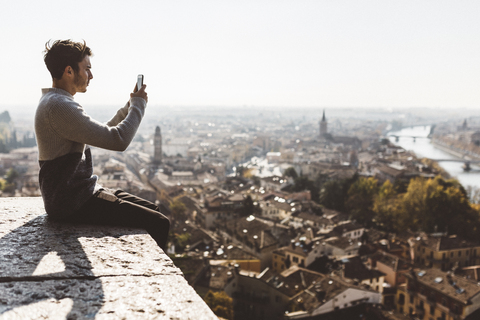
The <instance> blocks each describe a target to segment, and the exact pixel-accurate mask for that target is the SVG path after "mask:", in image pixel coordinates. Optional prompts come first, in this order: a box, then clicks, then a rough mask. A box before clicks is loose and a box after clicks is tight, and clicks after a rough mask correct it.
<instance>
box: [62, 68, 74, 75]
mask: <svg viewBox="0 0 480 320" xmlns="http://www.w3.org/2000/svg"><path fill="white" fill-rule="evenodd" d="M63 74H66V75H67V76H73V74H74V71H73V68H72V67H71V66H66V67H65V70H64V71H63Z"/></svg>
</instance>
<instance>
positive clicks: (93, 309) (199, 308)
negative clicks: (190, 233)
mask: <svg viewBox="0 0 480 320" xmlns="http://www.w3.org/2000/svg"><path fill="white" fill-rule="evenodd" d="M44 213H45V211H44V209H43V202H42V199H41V198H0V319H217V317H216V316H215V315H214V314H213V312H212V311H211V310H210V309H209V308H208V306H207V305H206V304H205V303H204V302H203V300H202V299H201V298H200V297H199V296H198V295H197V294H196V293H195V291H194V290H193V288H192V287H190V286H189V285H188V284H187V282H186V281H185V279H184V278H183V275H182V272H181V271H180V269H178V268H177V267H175V266H174V264H173V263H172V261H171V260H170V258H169V257H168V256H167V255H165V254H164V253H163V251H162V250H161V249H160V248H159V247H158V246H157V244H156V243H155V241H154V240H153V239H152V238H151V237H150V236H149V235H148V234H147V233H145V232H144V231H142V230H138V229H126V228H117V227H99V226H85V225H83V226H75V225H69V224H61V223H56V222H52V221H49V220H48V219H47V217H46V215H45V214H44Z"/></svg>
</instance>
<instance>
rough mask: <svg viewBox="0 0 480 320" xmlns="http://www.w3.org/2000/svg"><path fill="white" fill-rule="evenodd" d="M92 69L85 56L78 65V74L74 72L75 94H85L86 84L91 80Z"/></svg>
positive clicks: (88, 59) (88, 58)
mask: <svg viewBox="0 0 480 320" xmlns="http://www.w3.org/2000/svg"><path fill="white" fill-rule="evenodd" d="M91 68H92V66H91V64H90V57H89V56H85V58H83V60H82V61H80V62H79V63H78V72H75V77H74V86H75V92H86V91H87V86H88V83H89V82H90V80H91V79H93V75H92V71H90V69H91Z"/></svg>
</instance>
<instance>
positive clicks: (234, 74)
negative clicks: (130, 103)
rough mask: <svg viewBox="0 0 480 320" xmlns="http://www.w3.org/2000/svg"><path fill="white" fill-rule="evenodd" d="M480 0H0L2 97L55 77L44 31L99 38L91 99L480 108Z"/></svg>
mask: <svg viewBox="0 0 480 320" xmlns="http://www.w3.org/2000/svg"><path fill="white" fill-rule="evenodd" d="M479 17H480V1H478V0H472V1H458V0H456V1H441V0H432V1H421V0H413V1H408V0H402V1H399V0H397V1H388V0H379V1H360V0H352V1H342V0H329V1H322V0H316V1H302V0H295V1H282V0H277V1H261V0H255V1H247V0H242V1H227V0H219V1H210V0H201V1H200V0H196V1H177V0H169V1H160V0H151V1H150V0H142V1H131V0H129V1H123V0H116V1H108V0H107V1H101V0H93V1H90V0H83V1H66V0H59V1H49V0H42V1H31V0H28V1H23V0H15V1H2V5H1V9H0V26H1V28H0V39H1V42H2V44H1V51H0V52H1V53H0V57H1V59H0V64H1V70H2V72H1V75H0V88H1V89H0V90H1V91H0V92H1V97H0V107H2V108H5V107H9V106H27V107H28V106H33V107H35V106H36V104H37V102H38V99H39V97H40V89H41V88H42V87H49V86H51V79H50V75H49V73H48V71H47V69H46V68H45V65H44V63H43V53H42V51H43V48H44V44H45V42H47V41H48V40H49V39H65V38H71V39H74V40H82V39H85V40H86V42H87V44H88V45H89V46H90V47H91V48H92V50H93V52H94V57H93V58H92V60H91V61H92V71H93V75H94V79H93V80H92V81H91V83H90V86H89V89H88V92H87V93H86V94H80V93H79V94H77V95H76V96H75V99H76V100H77V101H79V102H81V103H82V104H84V105H88V104H91V105H100V104H105V105H121V104H123V103H124V102H125V101H126V100H127V99H128V95H129V92H130V91H131V89H132V88H133V86H134V84H135V79H136V75H137V74H138V73H143V74H144V75H145V82H146V83H147V85H148V88H147V89H148V90H147V91H148V93H149V99H150V105H169V106H182V105H196V106H210V105H211V106H241V105H247V106H302V107H305V106H307V107H308V106H312V107H340V106H341V107H356V106H361V107H363V106H374V107H410V106H424V107H471V108H480V18H479Z"/></svg>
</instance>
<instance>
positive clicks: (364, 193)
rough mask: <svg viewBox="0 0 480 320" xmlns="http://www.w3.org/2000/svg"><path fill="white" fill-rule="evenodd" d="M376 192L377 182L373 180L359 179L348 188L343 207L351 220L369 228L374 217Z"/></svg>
mask: <svg viewBox="0 0 480 320" xmlns="http://www.w3.org/2000/svg"><path fill="white" fill-rule="evenodd" d="M377 192H378V181H377V180H376V179H375V178H363V177H361V178H359V179H358V180H357V181H355V182H354V183H353V184H352V185H351V186H350V188H349V189H348V194H347V195H348V197H347V201H346V203H345V206H346V209H347V210H348V212H349V213H350V215H351V217H352V219H354V220H356V221H357V222H359V223H361V224H363V225H366V226H371V224H372V219H373V217H374V215H375V212H374V211H373V202H374V198H375V196H376V195H377Z"/></svg>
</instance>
